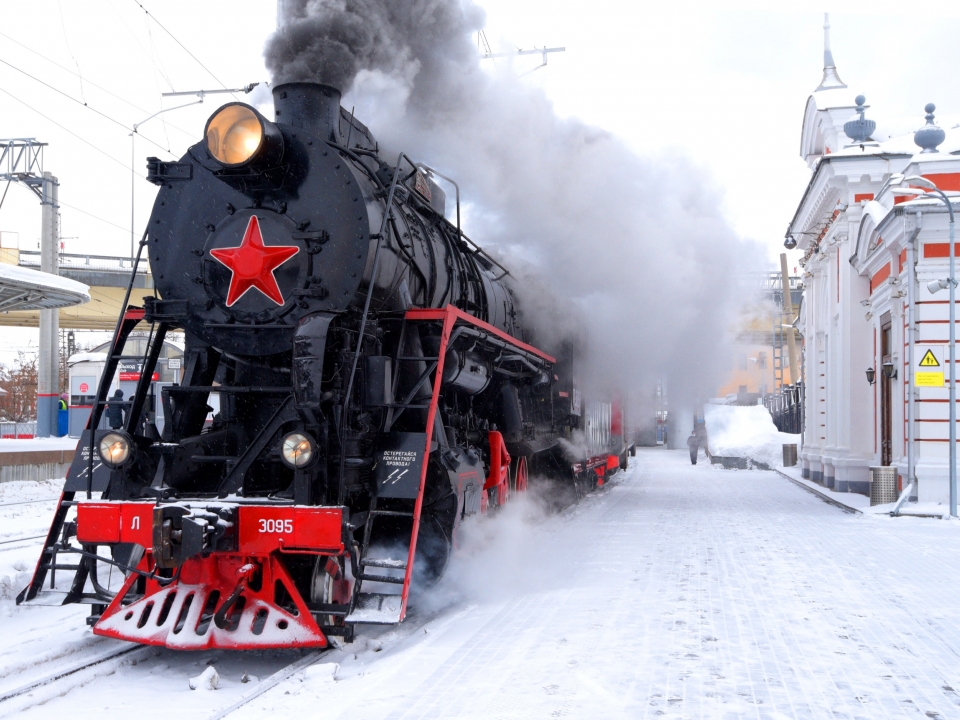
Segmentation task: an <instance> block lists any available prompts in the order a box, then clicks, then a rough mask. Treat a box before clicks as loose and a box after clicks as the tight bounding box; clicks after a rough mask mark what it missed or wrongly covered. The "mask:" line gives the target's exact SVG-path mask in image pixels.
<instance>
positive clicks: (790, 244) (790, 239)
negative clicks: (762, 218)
mask: <svg viewBox="0 0 960 720" xmlns="http://www.w3.org/2000/svg"><path fill="white" fill-rule="evenodd" d="M783 246H784V247H785V248H786V249H787V250H793V249H794V248H795V247H796V246H797V239H796V238H795V237H794V236H793V235H787V238H786V240H784V241H783Z"/></svg>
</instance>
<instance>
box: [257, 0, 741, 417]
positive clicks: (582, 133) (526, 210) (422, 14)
mask: <svg viewBox="0 0 960 720" xmlns="http://www.w3.org/2000/svg"><path fill="white" fill-rule="evenodd" d="M281 3H282V4H281V18H280V20H281V26H280V28H279V29H278V31H277V33H276V34H275V35H274V36H273V37H272V39H271V40H270V41H269V43H268V46H267V49H266V59H267V66H268V68H269V69H270V70H271V72H273V74H274V81H275V82H284V81H294V80H313V81H321V82H326V83H330V84H333V85H335V86H337V87H339V88H340V89H341V90H343V91H344V92H345V93H346V95H345V99H344V104H345V105H346V106H347V107H350V106H353V105H356V115H357V117H358V118H359V119H361V120H363V122H365V123H366V124H368V125H369V127H370V128H371V130H372V131H373V132H374V134H375V135H376V136H377V138H378V139H379V140H380V142H381V146H382V147H385V148H388V149H389V151H390V153H391V154H392V153H395V152H396V151H398V150H400V149H402V150H405V151H406V152H408V153H409V154H410V155H411V156H412V157H415V158H418V159H421V160H423V161H424V162H427V163H428V164H429V165H432V166H434V167H437V168H438V169H440V170H441V171H442V172H444V173H445V174H447V175H450V176H451V177H455V178H456V179H457V180H458V182H459V183H460V187H461V191H462V197H463V199H464V201H465V203H466V207H465V223H464V224H465V229H466V232H467V234H468V235H470V236H471V237H472V238H473V239H474V240H476V241H477V242H478V243H479V244H481V245H483V246H485V247H486V248H487V249H488V250H491V249H494V248H499V250H500V251H501V252H502V253H503V254H504V256H505V260H506V262H508V263H509V266H510V267H511V268H512V269H513V271H514V275H515V276H520V277H521V278H526V279H525V280H522V281H521V283H520V290H521V293H522V295H523V298H522V300H523V303H524V313H525V314H524V318H525V322H526V323H530V322H531V321H532V322H533V324H535V325H536V326H537V330H538V331H539V332H538V336H543V335H545V334H547V331H552V332H560V331H564V330H566V331H568V332H569V331H571V330H572V331H574V332H582V333H584V335H585V337H586V338H587V339H588V346H589V347H590V349H591V350H592V351H593V352H592V354H591V362H592V365H593V372H592V373H591V376H592V377H593V378H599V382H600V383H602V384H605V385H607V386H608V387H618V388H623V389H626V390H628V391H630V392H632V394H633V395H634V399H635V401H636V399H645V398H646V397H649V395H650V393H651V391H652V389H653V387H654V383H655V382H656V381H657V380H659V379H666V380H667V381H668V384H669V388H670V395H671V405H672V406H673V407H674V408H675V409H676V408H678V407H685V408H690V409H692V408H693V401H694V400H695V399H696V398H706V397H709V396H710V395H712V394H713V393H714V392H715V391H716V388H717V387H718V386H719V384H720V383H721V382H723V380H724V379H725V376H726V374H727V373H728V372H729V370H730V367H731V365H730V362H729V355H728V352H727V350H728V347H727V344H728V333H729V327H730V325H731V324H732V323H733V321H734V319H735V308H734V302H733V301H734V297H733V288H734V286H735V283H734V282H732V280H733V276H734V275H735V274H736V273H739V272H742V271H743V270H744V269H751V268H752V266H753V265H758V264H759V263H758V262H755V261H754V260H753V258H756V257H757V256H758V251H757V250H756V248H754V247H753V246H751V245H748V244H746V243H744V242H742V241H741V240H740V239H739V238H737V237H736V236H735V234H734V233H733V232H732V230H731V229H730V227H729V225H728V224H727V222H726V221H725V219H724V218H723V215H722V213H721V210H720V204H721V201H722V195H721V193H720V192H719V190H718V189H717V188H716V187H715V186H714V185H713V184H711V182H710V181H709V179H705V177H704V176H705V173H704V171H703V170H702V169H701V168H698V167H697V166H696V165H695V164H694V163H692V162H691V161H690V160H688V159H686V158H684V157H682V156H678V155H677V154H675V153H674V154H671V155H669V156H667V155H664V156H661V157H652V158H650V157H648V158H641V157H638V156H637V155H636V154H635V153H633V152H632V151H630V150H629V149H628V148H627V147H626V146H625V144H624V143H623V142H622V141H620V140H619V139H617V138H616V137H614V136H612V135H611V134H609V133H607V132H605V131H603V130H601V129H598V128H596V127H591V126H588V125H586V124H585V123H583V122H581V121H579V120H576V119H560V118H558V117H557V116H556V114H555V113H554V111H553V108H552V106H551V105H550V102H549V101H548V100H547V98H546V97H545V95H544V94H543V93H542V92H541V91H540V90H538V89H535V88H531V87H530V86H528V85H526V84H524V82H523V81H521V80H518V79H516V78H515V77H513V76H510V75H509V74H508V75H507V76H504V75H503V74H500V75H497V74H493V73H488V72H486V71H484V70H482V69H481V68H480V60H479V54H478V52H477V49H476V45H475V34H476V32H477V31H478V30H479V29H480V28H481V27H482V26H483V20H484V16H483V12H482V10H481V9H480V8H478V7H477V6H476V5H474V4H473V3H472V2H470V0H464V1H463V2H460V1H458V0H404V1H402V2H400V1H396V0H309V1H307V0H292V1H291V0H281ZM501 68H502V65H501ZM645 111H649V112H662V111H665V110H664V109H662V108H646V109H645ZM534 278H536V279H537V280H536V281H534ZM575 318H577V319H575ZM578 319H584V320H585V322H580V321H579V320H578Z"/></svg>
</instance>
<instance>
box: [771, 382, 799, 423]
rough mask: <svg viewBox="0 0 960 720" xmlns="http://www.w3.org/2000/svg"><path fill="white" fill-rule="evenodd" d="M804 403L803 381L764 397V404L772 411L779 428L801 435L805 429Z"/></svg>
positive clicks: (774, 421)
mask: <svg viewBox="0 0 960 720" xmlns="http://www.w3.org/2000/svg"><path fill="white" fill-rule="evenodd" d="M802 403H803V383H797V384H796V385H787V386H785V387H783V388H781V389H780V391H779V392H775V393H770V394H769V395H765V396H764V397H763V406H764V407H765V408H767V410H768V411H769V412H770V415H771V417H772V418H773V424H774V425H776V426H777V430H779V431H780V432H783V433H791V434H793V435H799V434H800V432H801V431H802V429H803V417H802V412H801V404H802Z"/></svg>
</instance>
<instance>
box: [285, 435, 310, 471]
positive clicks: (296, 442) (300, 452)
mask: <svg viewBox="0 0 960 720" xmlns="http://www.w3.org/2000/svg"><path fill="white" fill-rule="evenodd" d="M280 457H281V458H283V462H284V463H285V464H286V465H287V467H290V468H293V469H294V470H303V469H304V468H307V467H310V465H311V464H312V463H313V461H314V460H315V459H316V457H317V446H316V443H314V441H313V438H311V437H310V436H309V435H305V434H303V433H300V432H292V433H290V434H289V435H287V436H286V437H285V438H283V442H282V443H281V445H280Z"/></svg>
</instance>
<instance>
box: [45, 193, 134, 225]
mask: <svg viewBox="0 0 960 720" xmlns="http://www.w3.org/2000/svg"><path fill="white" fill-rule="evenodd" d="M57 202H58V203H59V204H60V205H62V206H63V207H68V208H70V209H71V210H76V211H77V212H78V213H83V214H84V215H87V216H89V217H92V218H93V219H94V220H99V221H100V222H102V223H106V224H107V225H113V227H115V228H118V229H120V230H123V231H124V232H130V228H128V227H123V226H121V225H117V224H116V223H115V222H111V221H110V220H107V219H106V218H102V217H100V216H99V215H94V214H93V213H92V212H88V211H86V210H83V209H81V208H78V207H77V206H76V205H71V204H70V203H65V202H64V201H63V200H57Z"/></svg>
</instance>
